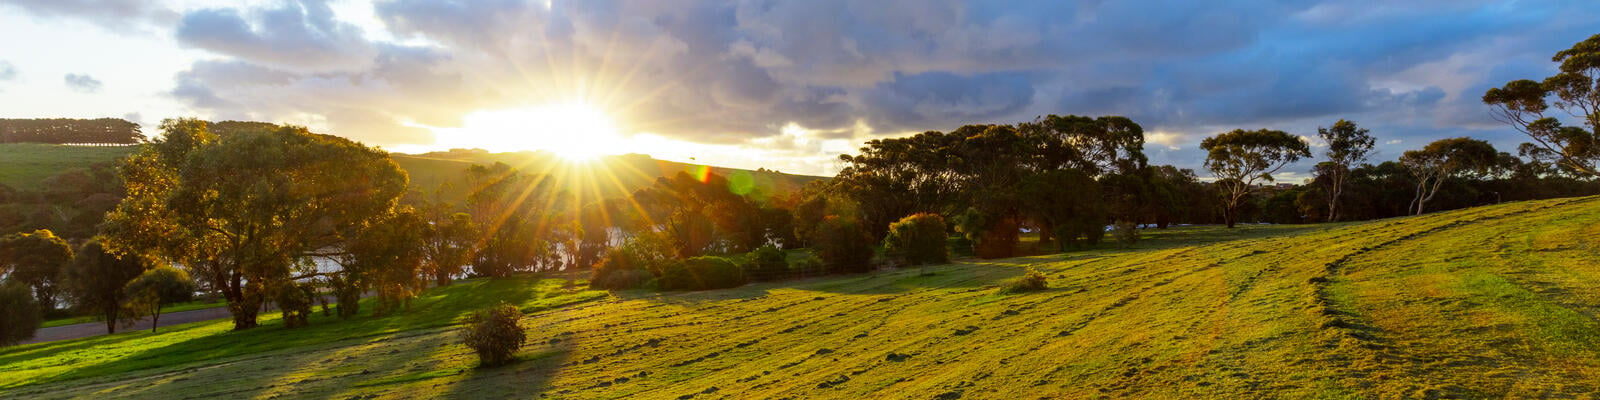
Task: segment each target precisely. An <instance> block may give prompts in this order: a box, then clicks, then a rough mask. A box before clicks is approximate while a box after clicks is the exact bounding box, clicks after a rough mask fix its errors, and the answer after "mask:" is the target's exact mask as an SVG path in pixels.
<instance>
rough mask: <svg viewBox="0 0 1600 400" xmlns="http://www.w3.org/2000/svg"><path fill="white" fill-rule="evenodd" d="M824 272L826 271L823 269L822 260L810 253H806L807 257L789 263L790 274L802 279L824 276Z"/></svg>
mask: <svg viewBox="0 0 1600 400" xmlns="http://www.w3.org/2000/svg"><path fill="white" fill-rule="evenodd" d="M824 272H826V271H824V270H823V268H822V259H821V258H817V255H816V254H812V253H810V252H806V255H805V257H801V258H798V259H795V260H794V261H793V262H790V263H789V273H792V274H795V275H799V276H801V277H807V276H817V275H822V274H823V273H824Z"/></svg>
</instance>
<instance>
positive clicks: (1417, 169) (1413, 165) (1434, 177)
mask: <svg viewBox="0 0 1600 400" xmlns="http://www.w3.org/2000/svg"><path fill="white" fill-rule="evenodd" d="M1497 156H1498V153H1497V152H1496V151H1495V150H1494V146H1492V145H1490V144H1489V142H1485V141H1482V140H1473V139H1471V138H1464V137H1459V138H1449V139H1439V140H1437V141H1434V142H1433V143H1429V144H1428V146H1426V147H1423V148H1422V149H1421V150H1411V151H1407V152H1405V154H1404V155H1401V156H1400V164H1402V165H1404V166H1405V167H1406V170H1408V171H1410V172H1411V174H1412V176H1415V177H1416V179H1417V186H1416V196H1415V197H1413V198H1412V200H1411V207H1410V208H1411V209H1412V210H1413V211H1414V212H1413V214H1417V215H1420V214H1422V211H1423V209H1424V206H1425V205H1426V204H1427V203H1428V200H1433V196H1434V195H1436V194H1438V193H1439V188H1440V187H1442V186H1443V185H1444V182H1445V181H1446V180H1449V179H1450V178H1453V177H1456V176H1457V175H1459V174H1484V173H1486V172H1488V170H1489V169H1490V168H1492V167H1493V166H1494V164H1495V162H1496V161H1497V160H1498V158H1497Z"/></svg>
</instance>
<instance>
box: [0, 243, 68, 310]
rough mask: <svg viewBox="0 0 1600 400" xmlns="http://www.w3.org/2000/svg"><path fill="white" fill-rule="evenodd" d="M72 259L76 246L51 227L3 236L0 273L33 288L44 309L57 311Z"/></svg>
mask: <svg viewBox="0 0 1600 400" xmlns="http://www.w3.org/2000/svg"><path fill="white" fill-rule="evenodd" d="M71 261H72V247H69V246H67V241H66V240H63V239H61V238H60V237H57V236H56V235H55V234H54V233H52V232H50V231H49V230H44V229H41V230H37V231H33V232H31V233H13V234H9V235H5V236H0V275H4V276H6V279H8V280H10V281H12V282H17V283H21V284H24V285H27V286H28V287H30V288H32V289H33V296H34V299H35V300H37V303H36V304H38V306H39V311H40V312H44V313H49V312H51V311H53V310H55V305H56V301H57V300H58V296H57V295H58V294H59V293H61V291H62V289H63V288H62V286H63V285H62V284H61V279H60V278H61V271H62V268H63V267H65V266H66V265H67V263H69V262H71Z"/></svg>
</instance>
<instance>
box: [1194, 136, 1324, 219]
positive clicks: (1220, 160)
mask: <svg viewBox="0 0 1600 400" xmlns="http://www.w3.org/2000/svg"><path fill="white" fill-rule="evenodd" d="M1200 149H1201V150H1205V151H1206V163H1205V165H1206V169H1208V170H1211V173H1212V174H1213V175H1215V176H1216V178H1217V182H1216V185H1217V186H1218V187H1219V189H1221V192H1222V197H1223V198H1222V200H1223V221H1225V222H1226V223H1227V224H1228V227H1229V228H1232V227H1233V226H1234V224H1236V223H1238V219H1239V204H1240V203H1242V202H1243V201H1244V200H1245V199H1246V198H1247V197H1248V196H1249V195H1250V194H1251V193H1252V192H1253V191H1254V190H1255V187H1256V185H1257V184H1259V183H1264V182H1272V174H1273V173H1274V172H1278V170H1279V169H1282V168H1283V167H1284V166H1286V165H1289V164H1290V163H1293V162H1295V161H1299V160H1300V159H1301V158H1305V157H1310V156H1311V148H1310V146H1309V145H1307V144H1306V142H1304V141H1302V140H1300V138H1298V137H1295V136H1294V135H1290V134H1288V133H1285V132H1283V131H1278V130H1271V129H1257V130H1253V131H1247V130H1244V129H1235V130H1233V131H1229V132H1224V133H1220V134H1217V135H1216V136H1212V137H1208V138H1205V140H1202V141H1200Z"/></svg>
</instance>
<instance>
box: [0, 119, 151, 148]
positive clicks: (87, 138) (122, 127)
mask: <svg viewBox="0 0 1600 400" xmlns="http://www.w3.org/2000/svg"><path fill="white" fill-rule="evenodd" d="M143 140H144V133H142V132H140V130H139V124H136V123H133V122H129V121H128V120H125V119H121V118H97V119H74V118H38V119H0V143H52V144H135V143H139V142H140V141H143Z"/></svg>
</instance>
